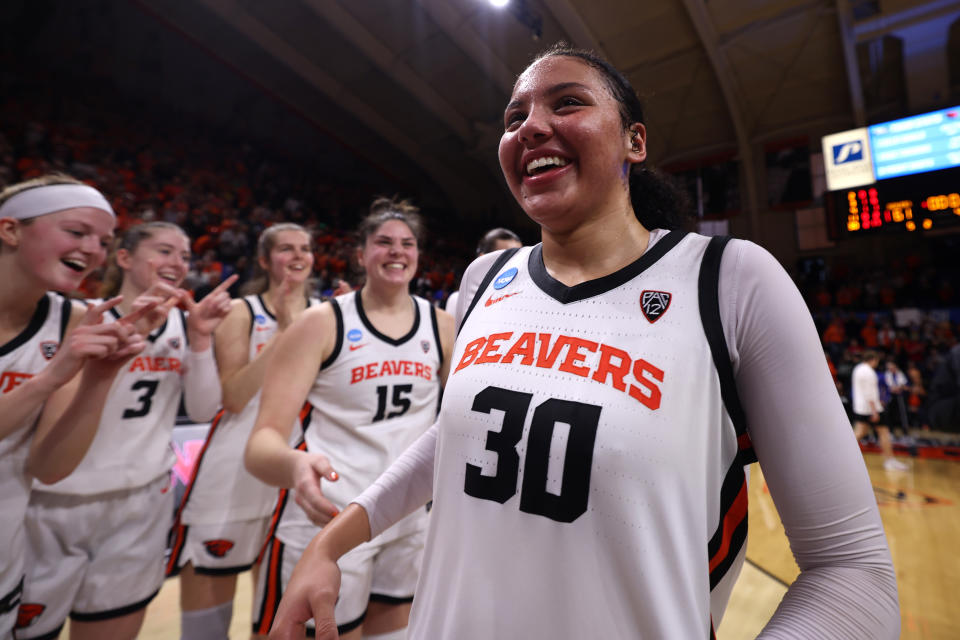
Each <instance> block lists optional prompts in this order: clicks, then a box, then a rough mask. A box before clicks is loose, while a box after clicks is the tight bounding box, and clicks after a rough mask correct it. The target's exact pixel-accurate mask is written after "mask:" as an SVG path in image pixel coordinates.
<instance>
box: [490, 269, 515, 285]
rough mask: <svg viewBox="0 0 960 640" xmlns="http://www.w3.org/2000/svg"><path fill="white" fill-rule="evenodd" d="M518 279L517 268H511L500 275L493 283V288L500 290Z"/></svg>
mask: <svg viewBox="0 0 960 640" xmlns="http://www.w3.org/2000/svg"><path fill="white" fill-rule="evenodd" d="M516 277H517V268H516V267H510V268H509V269H507V270H506V271H504V272H503V273H501V274H500V275H498V276H497V277H496V278H495V279H494V281H493V288H494V289H497V290H500V289H503V288H504V287H505V286H507V285H508V284H510V283H511V282H513V279H514V278H516Z"/></svg>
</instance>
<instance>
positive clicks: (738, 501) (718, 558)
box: [710, 482, 747, 572]
mask: <svg viewBox="0 0 960 640" xmlns="http://www.w3.org/2000/svg"><path fill="white" fill-rule="evenodd" d="M746 517H747V483H746V482H742V483H741V484H740V491H738V492H737V497H736V498H734V499H733V503H732V504H731V505H730V509H728V510H727V513H726V514H724V516H723V539H722V540H721V542H720V548H719V549H717V552H716V553H715V554H713V557H712V558H710V571H711V572H712V571H713V570H714V569H716V568H717V566H719V565H720V563H721V562H723V561H724V559H725V558H726V557H727V554H728V553H729V551H730V539H731V538H732V537H733V532H734V531H736V530H737V527H738V526H740V523H741V522H743V519H744V518H746ZM737 551H738V552H739V549H737Z"/></svg>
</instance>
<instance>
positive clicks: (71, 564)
mask: <svg viewBox="0 0 960 640" xmlns="http://www.w3.org/2000/svg"><path fill="white" fill-rule="evenodd" d="M189 247H190V241H189V238H187V235H186V233H185V232H184V231H183V230H182V229H181V228H180V227H178V226H176V225H174V224H170V223H167V222H150V223H146V224H141V225H137V226H135V227H133V228H131V229H129V230H128V231H127V232H125V233H124V234H123V239H122V240H121V242H120V245H119V247H118V249H117V251H116V254H115V256H114V260H113V263H112V264H111V265H110V268H109V270H108V273H107V277H106V278H105V283H104V290H103V292H102V293H103V295H104V296H105V297H108V296H112V295H114V294H117V293H120V294H121V295H122V296H123V302H121V303H120V304H119V305H117V307H115V308H113V309H111V310H110V312H109V313H108V314H107V317H106V319H105V321H107V322H116V321H120V320H121V319H122V318H124V317H129V316H130V314H131V313H132V312H133V310H134V303H135V301H142V300H143V299H144V297H147V296H151V295H153V293H154V292H156V291H163V292H164V293H163V297H164V298H165V299H166V301H167V302H166V303H165V304H163V305H161V306H160V307H158V308H157V310H156V311H155V312H154V313H152V314H151V315H150V316H149V317H148V318H147V319H145V320H144V321H142V322H143V323H149V326H143V327H142V330H143V331H144V334H145V335H146V342H147V345H146V348H145V349H144V351H143V352H142V353H141V354H139V355H138V356H137V357H135V358H133V359H132V360H130V361H129V362H127V363H126V364H125V365H124V368H123V369H122V370H121V372H120V373H119V374H117V376H116V378H115V379H114V382H113V385H112V387H111V389H110V393H109V395H108V397H107V400H106V403H105V405H104V409H103V412H102V415H101V418H100V426H99V427H98V429H97V435H96V437H95V438H94V441H93V443H92V444H91V446H90V449H89V450H88V451H87V454H86V455H85V456H84V458H83V460H82V461H81V462H80V464H79V465H78V466H77V468H76V469H75V470H74V472H73V473H72V474H71V475H70V477H68V478H66V479H65V480H62V481H60V482H57V483H55V484H53V485H49V486H48V485H42V484H39V483H35V484H34V490H33V493H32V495H31V497H30V507H29V510H28V512H27V542H28V545H27V546H28V550H29V554H28V562H27V564H28V569H27V577H26V581H25V586H24V591H23V607H24V608H25V609H27V610H28V611H30V612H31V613H32V614H33V613H35V615H29V616H26V615H25V616H23V617H22V620H21V621H20V622H19V623H18V629H17V638H18V639H21V638H22V639H25V640H32V639H37V638H48V637H52V636H54V635H56V634H58V633H59V631H60V629H61V628H62V627H63V625H64V623H65V622H66V619H67V617H68V616H69V617H70V619H71V621H72V624H71V626H70V637H71V638H72V639H73V640H82V639H86V638H90V639H94V638H115V639H116V640H124V639H131V640H132V639H133V638H135V637H136V636H137V633H138V632H139V629H140V626H141V624H142V623H143V617H144V614H145V612H146V607H147V604H148V603H149V602H150V600H152V599H153V597H154V596H155V595H156V594H157V592H158V591H159V590H160V585H161V584H162V582H163V556H164V551H165V549H166V542H167V534H168V532H169V529H170V524H171V520H172V516H173V503H172V499H173V494H172V492H171V491H170V469H171V468H172V466H173V463H174V461H175V457H174V454H173V450H172V449H171V446H170V440H171V436H172V433H173V427H174V424H175V422H176V417H177V410H178V408H179V406H180V398H181V395H182V396H183V397H184V400H185V406H186V409H187V413H188V414H189V415H190V417H191V418H192V419H193V420H197V421H206V420H209V419H210V418H212V417H213V415H214V413H216V410H217V409H218V408H219V405H220V402H219V398H220V385H219V381H218V379H217V366H216V363H215V362H214V359H213V345H212V338H213V330H214V329H215V328H216V326H217V325H218V324H219V323H220V321H221V320H223V318H224V317H225V316H226V314H227V312H228V311H229V309H230V296H229V294H227V292H226V289H227V287H228V286H230V284H232V282H233V281H232V280H229V281H227V282H224V283H223V284H221V285H220V287H218V288H217V289H215V290H214V291H212V292H211V293H210V294H209V295H207V296H206V297H205V298H204V299H203V300H202V301H201V302H200V303H195V302H194V301H193V298H192V297H191V296H190V294H189V293H188V292H186V291H183V290H181V289H177V287H179V285H180V284H181V282H182V281H183V279H184V277H185V276H186V274H187V269H188V266H189V263H190V248H189ZM171 294H172V295H171ZM128 301H129V302H128ZM96 302H97V301H91V303H92V304H95V303H96ZM177 303H179V304H180V305H181V306H183V307H184V308H185V309H186V310H187V311H186V313H185V312H184V311H182V310H180V309H178V308H174V305H176V304H177Z"/></svg>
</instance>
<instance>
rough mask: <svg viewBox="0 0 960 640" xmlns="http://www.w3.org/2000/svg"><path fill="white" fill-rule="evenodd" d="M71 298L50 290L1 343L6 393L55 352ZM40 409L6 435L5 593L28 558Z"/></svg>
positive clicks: (0, 447)
mask: <svg viewBox="0 0 960 640" xmlns="http://www.w3.org/2000/svg"><path fill="white" fill-rule="evenodd" d="M71 308H72V307H71V303H70V301H69V300H67V299H66V298H64V297H62V296H60V295H58V294H56V293H47V294H46V295H45V296H44V297H43V298H41V299H40V302H39V303H38V304H37V309H36V311H35V312H34V314H33V317H32V318H31V319H30V323H29V324H28V325H27V327H26V328H25V329H24V330H23V331H21V332H20V335H18V336H17V337H15V338H14V339H13V340H10V341H9V342H7V343H6V344H4V345H0V394H3V393H9V392H10V391H13V390H14V389H15V388H16V387H17V386H19V385H20V384H22V383H23V382H24V381H25V380H28V379H30V378H32V377H33V376H34V375H36V374H37V373H39V372H40V371H41V370H42V369H43V368H44V367H45V366H47V362H49V361H50V359H51V358H53V356H54V354H56V352H57V349H58V348H59V346H60V341H61V340H62V338H63V334H64V332H65V331H66V328H67V324H69V322H70V310H71ZM39 415H40V410H39V409H38V410H37V411H36V412H35V413H34V414H33V415H32V416H30V418H29V419H28V420H26V421H25V422H24V423H23V426H21V427H20V428H19V429H18V430H17V431H14V432H13V433H11V434H10V435H8V436H7V437H6V438H3V439H0V513H2V514H3V516H2V517H0V596H3V595H4V594H5V593H6V589H5V588H4V587H5V585H6V583H7V582H8V579H9V578H15V579H17V580H19V574H20V569H19V567H22V562H23V545H24V537H23V519H24V516H25V515H26V512H27V502H28V500H29V498H30V479H29V477H28V476H27V473H26V469H25V464H26V461H27V454H28V453H29V451H30V441H31V438H32V437H33V429H34V426H35V424H36V421H37V417H39Z"/></svg>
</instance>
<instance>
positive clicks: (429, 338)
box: [277, 291, 443, 545]
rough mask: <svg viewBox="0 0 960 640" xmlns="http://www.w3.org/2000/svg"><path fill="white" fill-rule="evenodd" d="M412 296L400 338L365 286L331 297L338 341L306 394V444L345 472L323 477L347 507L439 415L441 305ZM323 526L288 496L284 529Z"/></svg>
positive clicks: (295, 540) (297, 531)
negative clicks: (380, 326)
mask: <svg viewBox="0 0 960 640" xmlns="http://www.w3.org/2000/svg"><path fill="white" fill-rule="evenodd" d="M411 299H412V301H413V303H414V304H415V317H414V322H413V326H412V328H411V329H410V331H409V332H408V333H407V335H405V336H403V337H401V338H398V339H393V338H389V337H387V336H385V335H383V334H382V333H380V332H379V331H377V330H376V329H375V328H374V327H373V325H372V324H371V323H370V321H369V320H368V319H367V316H366V314H365V313H364V310H363V304H362V301H361V297H360V292H359V291H356V292H351V293H347V294H345V295H343V296H339V297H337V298H336V299H334V300H333V301H331V302H332V304H333V307H334V310H335V313H336V316H337V326H338V330H337V343H336V346H335V347H334V351H333V353H332V354H331V355H330V357H328V358H327V360H326V361H325V362H324V363H323V366H322V367H321V371H320V374H319V375H318V376H317V379H316V381H315V382H314V384H313V387H312V388H311V389H310V393H309V395H308V396H307V401H308V402H309V403H310V405H311V406H312V407H313V408H312V410H311V412H310V415H309V416H308V418H307V420H305V421H304V437H305V440H306V446H307V451H316V452H319V453H322V454H324V455H325V456H327V458H329V459H330V462H331V464H332V465H333V468H334V469H335V470H336V471H337V473H338V474H339V476H340V478H339V480H337V481H336V482H324V483H323V492H324V495H325V496H326V497H327V498H329V499H330V501H331V502H333V503H334V504H335V505H336V506H337V508H339V509H340V510H343V509H344V508H345V507H346V506H347V505H348V504H349V503H350V501H351V500H353V499H354V498H355V497H356V496H358V495H359V494H360V493H361V492H362V491H363V490H364V489H366V488H367V487H368V486H370V485H371V484H373V481H374V480H376V479H377V477H378V476H379V475H380V473H381V472H382V471H383V470H384V469H386V468H387V467H388V466H389V465H390V463H391V462H393V461H394V460H395V459H396V458H397V456H399V455H400V454H401V453H403V451H404V450H405V449H406V448H407V447H408V446H409V445H410V444H411V443H412V442H413V441H414V440H416V439H417V438H418V437H419V436H420V435H421V434H422V433H423V432H424V431H426V430H427V429H428V428H429V427H430V425H432V424H433V422H434V420H435V419H436V415H437V406H438V401H439V397H440V395H439V394H440V380H439V378H438V373H437V372H438V370H439V369H440V366H441V363H442V362H443V354H442V352H441V346H440V338H439V330H438V328H437V316H436V310H435V309H434V307H433V306H432V305H431V304H430V303H429V302H427V301H426V300H424V299H422V298H418V297H416V296H413V297H411ZM421 516H422V513H421V514H419V515H418V514H414V517H412V518H410V519H409V520H408V521H407V522H406V523H405V525H400V526H399V527H395V528H393V529H391V530H390V531H389V532H387V534H388V537H389V538H392V537H396V536H398V535H402V534H403V533H404V532H407V531H409V530H410V528H411V527H415V526H423V523H422V522H419V520H418V518H420V517H421ZM316 532H317V528H316V526H315V525H313V524H312V523H311V522H310V521H309V519H308V518H307V516H306V514H304V513H303V511H302V510H301V509H300V508H299V506H297V505H296V504H295V503H294V502H293V501H292V500H289V501H287V504H286V506H285V508H284V512H283V516H282V519H281V521H280V524H279V526H278V528H277V537H278V538H280V540H282V541H283V542H286V543H292V544H298V545H304V544H306V542H309V541H310V539H311V538H312V537H313V536H314V535H315V534H316ZM386 539H387V538H383V540H384V541H385V540H386Z"/></svg>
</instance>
